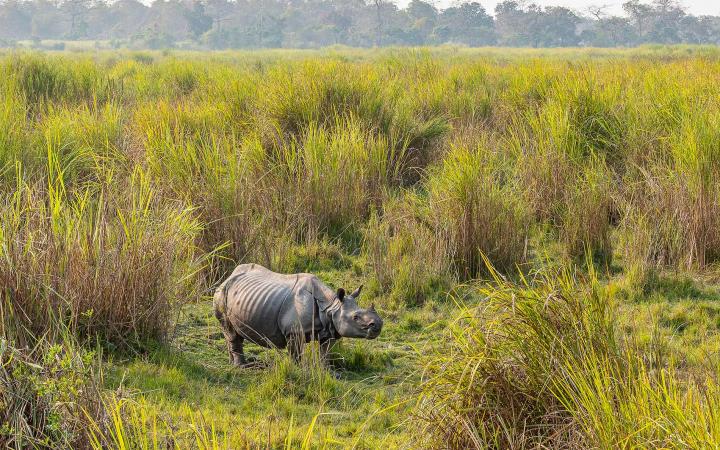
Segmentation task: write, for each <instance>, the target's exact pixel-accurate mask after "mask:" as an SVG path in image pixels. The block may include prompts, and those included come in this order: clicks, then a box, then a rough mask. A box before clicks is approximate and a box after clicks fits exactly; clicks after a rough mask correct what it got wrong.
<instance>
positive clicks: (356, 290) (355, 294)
mask: <svg viewBox="0 0 720 450" xmlns="http://www.w3.org/2000/svg"><path fill="white" fill-rule="evenodd" d="M362 288H363V285H362V284H361V285H360V287H359V288H357V289H355V291H354V292H353V293H352V294H350V296H351V297H352V298H357V296H358V295H360V291H362Z"/></svg>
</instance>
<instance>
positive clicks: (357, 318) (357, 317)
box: [353, 314, 360, 322]
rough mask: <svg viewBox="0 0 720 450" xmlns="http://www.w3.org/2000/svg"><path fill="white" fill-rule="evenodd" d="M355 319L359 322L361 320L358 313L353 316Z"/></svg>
mask: <svg viewBox="0 0 720 450" xmlns="http://www.w3.org/2000/svg"><path fill="white" fill-rule="evenodd" d="M353 320H354V321H356V322H357V321H358V320H360V316H359V315H357V314H355V315H354V316H353Z"/></svg>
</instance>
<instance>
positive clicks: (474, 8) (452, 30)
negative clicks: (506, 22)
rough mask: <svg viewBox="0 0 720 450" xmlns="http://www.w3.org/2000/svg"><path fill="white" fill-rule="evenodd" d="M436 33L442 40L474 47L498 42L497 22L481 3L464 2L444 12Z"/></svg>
mask: <svg viewBox="0 0 720 450" xmlns="http://www.w3.org/2000/svg"><path fill="white" fill-rule="evenodd" d="M435 34H436V35H437V37H438V40H439V41H440V42H458V43H463V44H467V45H470V46H473V47H478V46H483V45H494V44H495V43H496V42H497V38H496V35H495V23H494V22H493V18H492V17H491V16H490V15H489V14H488V13H487V12H486V11H485V8H483V7H482V5H481V4H480V3H477V2H472V3H463V4H461V5H460V6H455V7H450V8H448V9H446V10H445V11H443V12H442V14H441V15H440V17H439V20H438V27H437V29H436V30H435Z"/></svg>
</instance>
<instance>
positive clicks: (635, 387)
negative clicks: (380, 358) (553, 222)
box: [417, 268, 720, 448]
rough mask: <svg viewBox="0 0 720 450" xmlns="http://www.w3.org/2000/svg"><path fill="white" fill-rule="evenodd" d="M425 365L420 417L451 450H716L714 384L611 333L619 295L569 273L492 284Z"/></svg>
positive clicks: (719, 424)
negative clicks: (687, 374) (660, 362)
mask: <svg viewBox="0 0 720 450" xmlns="http://www.w3.org/2000/svg"><path fill="white" fill-rule="evenodd" d="M478 289H479V294H480V295H482V296H483V297H484V298H485V299H486V300H485V301H484V302H483V303H482V304H481V305H480V306H478V307H476V308H468V309H466V310H465V311H463V312H462V313H461V315H460V316H459V319H458V320H457V322H456V323H455V324H453V326H452V333H450V336H451V337H450V344H449V346H448V347H444V348H443V349H442V351H441V352H438V353H432V354H430V355H427V357H426V359H425V361H426V362H425V364H426V366H425V367H426V373H425V381H424V382H423V384H422V387H421V395H420V400H419V404H418V410H417V414H418V416H419V417H420V418H421V419H422V420H423V423H424V427H425V431H426V432H427V433H428V434H429V436H431V438H432V439H434V441H433V442H434V443H433V444H432V445H433V446H434V445H438V446H443V447H449V448H484V447H486V446H490V447H500V448H509V447H510V448H535V447H537V446H542V447H563V448H567V447H570V448H588V447H593V448H618V447H622V448H626V447H628V448H656V447H662V448H668V447H678V448H681V447H682V448H684V447H693V448H705V447H714V446H717V445H718V439H720V434H718V431H720V417H719V416H718V414H717V406H718V405H717V399H718V397H717V389H718V387H717V385H716V383H715V381H714V377H713V376H708V377H707V378H706V379H701V380H689V381H686V380H683V378H682V377H681V376H680V375H679V374H678V373H677V372H676V371H675V370H674V369H673V368H672V366H670V367H667V366H658V365H657V362H655V363H653V358H652V357H651V355H649V354H647V353H643V352H642V351H641V350H640V348H639V347H638V346H636V345H635V344H633V342H632V341H627V340H624V339H622V338H621V337H620V336H618V333H617V330H616V329H615V322H616V313H615V304H616V301H615V299H614V294H613V291H612V290H608V289H607V288H605V287H603V286H602V285H601V284H600V283H598V281H597V278H596V275H595V273H594V271H593V269H592V268H591V269H590V271H589V278H588V279H586V280H583V279H582V276H581V275H579V274H577V273H574V272H572V271H569V270H567V269H563V270H561V271H560V272H552V271H551V272H548V273H538V274H535V275H534V276H533V277H532V278H527V279H523V280H522V281H521V282H520V283H519V284H515V283H512V282H509V281H506V280H504V279H503V278H501V277H500V276H499V275H498V274H497V273H494V281H493V282H492V283H490V284H488V285H486V286H480V287H479V288H478Z"/></svg>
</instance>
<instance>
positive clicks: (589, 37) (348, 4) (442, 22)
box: [0, 0, 720, 49]
mask: <svg viewBox="0 0 720 450" xmlns="http://www.w3.org/2000/svg"><path fill="white" fill-rule="evenodd" d="M623 9H624V11H625V15H623V16H613V15H609V14H607V13H606V11H605V9H604V8H602V7H598V8H590V9H587V10H583V11H574V10H571V9H568V8H564V7H558V6H548V7H541V6H538V5H535V4H531V3H528V2H524V1H504V2H502V3H500V4H499V5H497V7H496V8H495V11H494V16H493V15H490V13H489V12H488V11H487V10H485V8H484V7H483V6H482V4H481V3H477V2H470V3H463V4H459V5H457V6H453V7H449V8H446V9H438V8H436V7H435V6H433V5H432V4H431V3H428V2H425V1H422V0H412V2H411V3H410V4H409V5H408V6H407V7H406V8H399V7H398V6H397V5H396V4H394V3H392V2H389V1H386V0H236V1H227V0H169V1H164V0H156V1H154V2H153V3H152V4H150V5H146V4H143V3H141V2H138V1H136V0H118V1H114V2H106V1H104V0H61V1H53V0H25V1H23V0H0V46H5V47H7V46H14V45H17V43H18V41H34V42H36V43H37V44H38V45H39V43H40V42H41V41H42V40H61V41H81V40H82V41H98V42H99V41H102V42H104V43H105V44H106V45H110V46H113V47H131V48H171V47H180V48H212V49H227V48H308V47H324V46H330V45H335V44H342V45H348V46H355V47H372V46H389V45H394V46H405V45H408V46H410V45H436V44H445V43H454V44H459V45H467V46H473V47H475V46H489V45H500V46H517V47H571V46H595V47H615V46H636V45H642V44H648V43H659V44H679V43H686V44H720V17H716V16H693V15H691V14H688V13H687V11H686V10H685V9H683V7H682V6H680V5H679V4H678V3H676V2H675V1H672V0H654V1H652V2H650V3H643V2H641V1H639V0H631V1H628V2H626V3H625V4H624V5H623ZM57 45H58V46H60V48H61V46H62V43H59V44H57Z"/></svg>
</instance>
